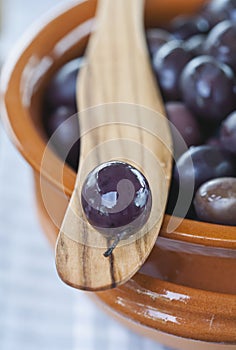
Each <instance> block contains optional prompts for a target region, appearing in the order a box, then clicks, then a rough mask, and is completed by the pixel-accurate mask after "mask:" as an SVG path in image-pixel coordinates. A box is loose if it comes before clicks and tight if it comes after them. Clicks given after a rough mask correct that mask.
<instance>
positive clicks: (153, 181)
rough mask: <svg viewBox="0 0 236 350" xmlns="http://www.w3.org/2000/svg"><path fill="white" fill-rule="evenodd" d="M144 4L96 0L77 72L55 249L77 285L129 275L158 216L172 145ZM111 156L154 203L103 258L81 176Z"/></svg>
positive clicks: (145, 251)
mask: <svg viewBox="0 0 236 350" xmlns="http://www.w3.org/2000/svg"><path fill="white" fill-rule="evenodd" d="M143 8H144V2H143V0H114V1H111V0H100V2H99V6H98V9H97V29H96V32H95V33H94V34H93V35H92V37H91V39H90V42H89V46H88V49H87V63H86V65H85V66H84V67H83V69H81V71H80V74H79V79H78V86H77V102H78V106H79V110H80V112H81V113H80V117H79V122H80V128H81V154H80V165H79V169H78V175H77V179H76V185H75V190H74V192H73V195H72V197H71V200H70V203H69V206H68V210H67V213H66V215H65V218H64V221H63V224H62V227H61V231H60V234H59V237H58V242H57V247H56V265H57V270H58V273H59V275H60V277H61V278H62V280H63V281H65V282H66V283H67V284H69V285H71V286H73V287H75V288H79V289H84V290H91V291H98V290H104V289H108V288H112V287H115V286H117V285H119V284H121V283H124V282H126V281H127V280H128V279H129V278H131V277H132V276H133V275H134V273H135V272H136V271H137V270H138V269H139V268H140V267H141V266H142V264H143V263H144V261H145V260H146V259H147V257H148V255H149V254H150V252H151V249H152V247H153V245H154V244H155V241H156V238H157V235H158V233H159V230H160V227H161V224H162V220H163V215H164V210H165V204H166V199H167V194H168V189H169V183H170V177H171V167H172V156H171V151H170V150H171V149H172V143H171V137H170V132H169V126H168V122H167V120H166V118H165V117H164V116H163V115H164V107H163V102H162V99H161V97H160V94H159V90H158V87H157V85H156V81H155V78H154V76H153V72H152V68H151V65H150V59H149V54H148V51H147V46H146V40H145V35H144V27H143ZM95 106H97V107H95ZM94 107H95V108H94ZM110 160H122V161H125V162H128V163H130V164H132V165H134V166H135V167H136V168H138V169H139V170H140V171H141V172H142V173H143V174H144V175H145V176H146V178H147V180H148V182H149V185H150V188H151V191H152V198H153V205H152V211H151V215H150V219H149V220H148V222H147V224H146V225H145V227H144V228H143V229H142V230H141V232H139V233H138V234H137V236H135V237H131V238H130V239H129V240H127V241H122V242H121V244H120V245H119V246H118V247H117V248H116V249H115V250H114V252H113V254H112V255H111V256H110V257H109V258H105V257H104V256H103V253H104V248H106V247H107V246H108V245H109V242H107V240H106V239H105V238H103V236H102V235H101V234H100V233H98V232H97V231H96V230H94V229H93V228H92V227H91V226H90V225H89V224H88V222H87V221H86V219H85V217H84V214H83V210H82V208H81V203H80V193H81V187H82V184H83V181H84V179H85V177H86V175H87V174H88V173H89V172H90V171H91V170H92V169H94V167H96V166H98V165H99V164H101V163H103V162H105V161H110ZM158 164H159V166H158ZM134 238H135V239H134Z"/></svg>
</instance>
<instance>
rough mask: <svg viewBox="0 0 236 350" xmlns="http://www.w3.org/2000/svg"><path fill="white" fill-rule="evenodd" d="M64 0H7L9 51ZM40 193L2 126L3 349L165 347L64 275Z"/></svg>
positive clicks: (0, 278) (5, 15)
mask: <svg viewBox="0 0 236 350" xmlns="http://www.w3.org/2000/svg"><path fill="white" fill-rule="evenodd" d="M61 1H65V0H61ZM58 2H59V1H57V2H56V0H40V1H37V2H36V1H32V0H5V3H4V11H3V18H4V23H3V32H2V42H1V47H2V49H4V55H3V56H5V53H6V52H7V51H8V50H9V49H10V48H11V45H12V44H13V43H14V41H16V39H17V38H18V36H19V35H20V34H21V33H22V31H23V30H24V29H25V28H26V27H27V25H28V24H30V22H32V21H33V19H34V18H35V17H37V16H38V15H39V14H40V13H42V12H44V11H45V10H47V9H48V8H49V7H50V6H52V5H54V4H56V3H58ZM33 192H34V191H33V180H32V176H31V170H30V167H29V166H28V165H27V164H26V162H25V161H24V160H23V159H22V158H21V156H20V155H19V154H18V152H17V151H16V150H15V149H14V147H13V146H12V145H11V143H10V141H9V140H8V138H7V137H6V135H5V132H4V131H3V130H2V128H1V127H0V349H1V350H120V349H122V350H126V349H127V350H130V349H132V348H133V349H135V350H152V349H153V350H154V349H155V350H163V349H164V348H163V347H162V346H161V345H158V344H157V343H154V342H152V341H150V340H148V339H145V338H142V337H139V336H137V335H135V334H133V333H132V332H131V331H129V330H127V329H126V328H124V327H122V326H120V325H119V324H118V323H116V322H115V321H113V320H112V319H111V318H109V317H108V316H106V315H104V314H103V313H102V312H101V311H100V310H98V309H97V308H96V306H95V305H94V304H93V303H92V302H91V301H90V300H89V299H88V297H87V295H86V294H85V293H82V292H79V291H75V290H73V289H70V288H69V287H67V286H65V285H64V284H62V283H61V281H59V279H58V277H57V274H56V271H55V267H54V256H53V251H52V249H51V248H50V246H49V244H48V242H47V241H46V238H45V237H44V234H43V232H42V230H41V228H40V226H39V223H38V219H37V215H36V210H35V206H34V194H33Z"/></svg>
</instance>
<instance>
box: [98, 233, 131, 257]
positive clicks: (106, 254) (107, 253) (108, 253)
mask: <svg viewBox="0 0 236 350" xmlns="http://www.w3.org/2000/svg"><path fill="white" fill-rule="evenodd" d="M125 233H126V232H125V231H123V232H121V233H118V234H117V237H116V239H115V240H114V242H113V243H112V245H111V246H110V247H109V248H108V249H107V251H105V253H104V254H103V255H104V256H105V258H108V257H109V256H110V255H111V254H112V253H113V250H114V249H115V248H116V246H117V245H118V243H119V242H120V240H121V239H122V238H123V237H124V236H125Z"/></svg>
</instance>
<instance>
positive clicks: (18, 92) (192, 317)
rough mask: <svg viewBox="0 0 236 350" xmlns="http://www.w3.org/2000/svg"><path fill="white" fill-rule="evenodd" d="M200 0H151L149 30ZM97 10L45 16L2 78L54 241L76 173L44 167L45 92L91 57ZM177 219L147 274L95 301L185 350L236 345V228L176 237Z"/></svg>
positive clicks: (53, 160)
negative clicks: (61, 71)
mask: <svg viewBox="0 0 236 350" xmlns="http://www.w3.org/2000/svg"><path fill="white" fill-rule="evenodd" d="M200 3H202V1H199V0H192V1H191V2H186V1H185V0H178V1H174V0H171V1H169V2H168V3H166V2H159V1H155V0H152V1H151V0H149V1H147V5H146V25H147V26H155V25H156V26H158V24H159V23H163V22H165V21H167V20H169V19H170V18H172V17H173V16H174V15H176V14H178V13H184V12H189V11H194V10H196V9H197V8H198V7H199V5H200ZM95 9H96V2H95V1H92V0H90V1H77V2H76V1H73V2H72V3H71V5H68V4H67V5H65V6H64V7H60V8H58V9H56V10H54V11H52V12H51V13H50V14H49V15H48V16H46V17H44V18H43V19H41V20H39V21H38V23H36V24H35V26H34V27H32V28H31V30H29V31H28V34H27V36H26V37H25V38H24V39H23V40H22V41H21V43H19V45H18V47H16V48H15V51H14V53H13V54H12V56H11V57H10V58H9V60H8V61H7V63H6V65H5V68H4V70H3V74H2V83H1V90H2V96H3V100H4V106H3V109H4V110H3V117H4V122H5V125H6V127H7V129H8V130H9V133H10V135H11V137H12V139H13V142H14V143H15V144H16V146H17V147H18V149H19V150H20V152H21V153H22V154H23V156H24V157H25V158H26V160H27V161H28V162H29V163H30V164H31V166H32V168H33V171H34V178H35V193H36V198H37V206H38V212H39V216H40V220H41V223H42V225H43V227H44V230H45V233H46V234H47V236H48V238H49V240H50V242H51V243H52V244H53V245H54V244H55V241H56V237H57V233H58V227H60V224H61V221H62V219H63V216H64V213H65V210H66V208H67V205H68V200H69V197H70V195H71V193H72V190H73V186H74V182H75V177H76V175H75V173H74V172H73V171H72V170H71V168H69V167H68V166H67V165H65V167H64V168H63V164H62V162H61V160H60V159H59V158H58V157H57V156H56V155H55V154H54V153H53V152H52V151H51V152H50V153H49V156H48V163H47V164H48V166H47V167H44V168H43V169H41V162H42V159H43V155H44V150H45V147H46V142H47V139H46V135H45V133H44V130H43V126H42V122H41V121H42V94H43V91H44V87H45V85H46V84H47V82H48V80H49V79H50V77H51V76H52V75H53V73H54V72H55V71H56V70H57V69H58V68H59V67H60V66H62V65H63V64H64V63H65V62H67V61H69V60H70V59H72V58H74V57H78V56H80V55H83V53H84V50H85V48H86V44H87V40H88V36H89V33H90V32H91V30H92V28H93V24H94V19H93V16H94V13H95ZM62 168H63V174H62V175H63V176H62V179H61V169H62ZM40 170H42V171H41V177H40ZM45 193H46V195H45ZM169 220H170V217H168V216H166V217H165V222H164V224H163V227H162V230H161V234H160V237H159V238H158V240H157V243H156V246H155V248H154V250H153V252H152V254H151V256H150V258H149V259H148V261H147V262H146V264H145V265H144V266H143V268H142V269H141V271H140V272H139V273H137V274H136V275H135V277H134V278H133V279H132V280H131V281H129V282H128V283H127V284H126V285H124V286H122V287H119V288H117V289H114V290H112V291H109V292H102V293H98V294H97V295H96V296H94V298H96V300H97V301H98V302H99V304H101V302H102V306H103V307H105V309H106V310H107V311H108V312H110V313H112V315H113V316H114V317H116V318H118V319H119V320H121V321H122V322H124V323H125V324H127V325H128V326H129V327H132V328H133V329H135V330H136V331H138V332H140V333H143V334H146V335H148V336H150V337H153V338H155V339H157V340H159V341H161V342H163V343H164V344H167V345H170V346H173V347H176V348H180V349H184V348H186V349H190V348H191V349H204V348H206V349H218V348H224V347H225V348H226V349H230V348H232V349H235V348H236V279H235V271H236V233H235V227H227V226H219V225H213V224H207V223H200V222H195V221H190V220H183V221H182V223H181V224H180V226H179V227H178V228H177V229H176V230H175V231H174V232H170V233H168V232H167V226H168V222H169ZM193 340H195V341H193ZM199 341H200V342H199Z"/></svg>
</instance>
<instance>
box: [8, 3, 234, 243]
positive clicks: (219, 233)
mask: <svg viewBox="0 0 236 350" xmlns="http://www.w3.org/2000/svg"><path fill="white" fill-rule="evenodd" d="M202 2H203V1H201V0H192V1H191V2H186V1H185V0H182V1H181V0H178V1H174V0H171V4H170V3H169V2H168V5H167V4H165V3H164V2H157V1H155V0H148V1H147V4H146V12H145V18H146V26H147V27H149V26H158V25H159V24H160V23H163V21H164V22H165V21H167V20H169V19H170V18H172V17H173V16H174V15H176V14H178V13H184V12H191V11H194V10H196V8H198V7H199V6H200V4H201V3H202ZM172 5H173V6H172ZM95 10H96V1H94V0H89V1H82V2H81V1H78V2H73V3H72V4H69V5H68V4H66V5H63V6H62V7H59V8H58V9H57V10H53V11H52V12H51V13H49V14H48V16H46V17H44V19H42V20H39V21H38V23H36V24H35V25H34V27H32V28H31V30H29V31H28V34H27V35H26V36H25V37H24V38H23V39H22V41H21V42H20V43H19V45H18V46H17V47H16V49H15V51H14V52H13V53H12V55H11V57H10V58H9V59H8V61H7V63H6V65H5V68H4V70H3V74H2V82H1V90H2V94H3V97H4V113H3V115H4V116H5V118H4V120H5V124H6V125H7V128H9V130H10V132H11V134H12V137H13V139H14V141H15V143H16V145H17V147H18V148H19V150H20V151H21V152H22V153H23V155H24V157H25V158H26V159H27V161H28V162H29V163H30V164H31V165H32V166H33V168H34V169H35V171H36V172H38V173H39V172H40V166H41V161H42V157H43V154H44V150H45V145H46V142H47V137H46V134H45V132H44V129H43V123H42V120H43V117H42V113H43V112H42V98H43V91H44V88H45V85H46V84H47V82H48V81H49V80H50V78H51V77H52V75H53V74H54V72H55V71H56V70H57V69H58V68H59V67H61V66H62V65H63V64H64V63H66V62H67V61H69V60H71V59H73V58H75V57H78V56H82V55H83V54H84V52H85V48H86V44H87V41H88V38H89V34H90V32H91V30H92V28H93V24H94V18H93V17H94V14H95ZM16 111H17V113H16ZM19 115H20V119H21V123H19ZM49 162H50V164H51V166H49V167H48V169H46V170H45V169H44V170H43V176H44V177H45V178H46V179H47V180H48V181H50V183H51V184H52V185H54V186H55V187H57V188H58V189H62V187H63V190H64V192H65V193H66V195H68V196H70V195H71V193H72V191H73V187H74V183H75V178H76V174H75V172H74V171H73V170H72V169H71V168H70V167H69V166H67V165H65V167H64V172H63V183H61V179H60V176H59V174H58V173H57V171H56V169H57V168H58V167H60V166H61V163H62V162H61V160H60V159H59V158H58V157H57V156H56V154H54V152H53V151H52V152H50V157H49ZM170 219H171V218H170V217H169V216H168V215H166V216H165V221H164V224H163V227H162V230H161V236H162V237H164V238H171V239H174V240H177V241H183V242H190V243H194V244H200V245H205V246H211V247H221V248H227V249H236V233H235V227H229V226H223V225H214V224H208V223H202V222H196V221H192V220H186V219H185V220H183V221H182V222H181V224H180V225H179V227H178V228H177V229H176V230H175V231H174V232H168V230H167V226H168V222H169V220H170Z"/></svg>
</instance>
